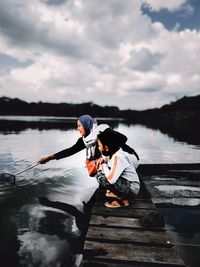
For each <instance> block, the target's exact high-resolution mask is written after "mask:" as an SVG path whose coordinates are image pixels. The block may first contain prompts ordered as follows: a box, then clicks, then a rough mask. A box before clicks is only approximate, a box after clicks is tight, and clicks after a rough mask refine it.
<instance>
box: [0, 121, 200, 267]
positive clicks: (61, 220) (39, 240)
mask: <svg viewBox="0 0 200 267" xmlns="http://www.w3.org/2000/svg"><path fill="white" fill-rule="evenodd" d="M0 120H1V122H2V123H1V128H0V148H1V149H0V168H1V173H4V172H8V173H13V174H15V173H17V172H19V171H21V170H23V169H25V168H27V167H29V166H31V165H32V164H34V163H36V162H37V160H38V159H40V158H41V157H42V156H46V155H49V154H52V153H55V152H58V151H60V150H62V149H64V148H67V147H69V146H71V145H73V144H74V143H75V142H76V140H77V139H78V138H79V134H78V132H77V131H76V120H75V118H54V117H51V118H50V117H13V116H8V117H7V116H1V117H0ZM5 121H6V122H7V123H6V125H5V124H4V123H3V122H5ZM99 121H101V123H102V122H104V123H108V124H110V125H111V127H113V128H114V129H115V130H117V131H120V132H122V133H123V134H125V135H126V136H127V137H128V142H127V143H128V144H129V145H130V146H131V147H133V148H134V149H135V150H136V151H137V153H138V154H139V156H140V159H141V161H140V162H141V163H142V164H143V163H198V162H199V159H200V145H192V144H188V143H185V142H180V141H178V140H175V139H174V138H172V137H170V136H168V135H166V134H163V133H161V132H160V131H159V130H152V129H150V128H146V127H145V126H142V125H127V124H125V123H124V122H123V121H112V120H111V119H108V120H103V119H101V120H99ZM30 122H32V123H30ZM59 125H60V127H59ZM10 126H12V127H10ZM84 160H85V151H82V152H79V153H77V154H76V155H73V156H71V157H69V158H65V159H62V160H59V161H51V162H49V163H47V164H45V165H38V166H36V167H35V168H33V169H31V170H29V171H27V172H24V173H23V174H21V175H18V176H16V178H17V186H18V187H17V188H15V187H13V188H11V187H2V186H1V187H0V213H1V219H0V255H1V259H2V261H3V260H4V261H5V265H4V266H12V267H15V266H37V267H38V266H41V267H42V266H52V267H54V266H62V265H64V264H65V266H74V265H73V264H72V263H71V262H72V261H73V260H77V262H78V259H79V255H78V253H79V252H78V251H76V247H75V245H74V244H76V242H75V241H76V240H78V237H79V236H80V231H79V229H78V228H77V225H76V222H75V219H74V217H73V216H71V215H70V214H67V213H65V212H63V211H60V210H58V209H55V208H50V207H46V206H42V205H41V204H40V203H39V202H38V199H37V198H35V197H34V196H33V195H37V196H45V197H47V198H48V199H50V200H52V201H59V202H63V203H68V204H70V205H73V206H75V207H76V208H77V209H78V210H80V211H82V210H83V204H82V201H85V202H87V201H88V200H89V199H90V197H91V196H92V194H93V193H94V192H95V190H96V188H97V187H98V184H97V182H96V181H95V179H94V178H91V177H89V176H88V175H87V172H86V169H85V164H84ZM197 190H199V188H197ZM199 198H200V197H199ZM179 205H181V203H179ZM194 205H196V204H194ZM162 210H163V212H164V215H165V216H166V221H167V224H168V227H169V229H170V231H171V232H172V234H174V235H178V236H179V237H180V239H181V240H182V243H184V244H186V243H187V244H188V247H187V246H186V245H184V248H183V249H186V248H187V250H189V251H190V253H189V256H188V257H190V256H191V257H193V259H194V260H193V261H191V265H190V266H192V267H193V266H195V267H196V266H200V265H199V264H200V263H199V261H198V255H199V253H200V249H199V248H200V227H197V226H199V225H200V211H199V209H195V211H194V209H192V210H191V205H188V206H187V205H186V206H185V205H184V206H183V207H182V208H180V207H179V209H178V212H177V211H175V210H176V209H173V210H172V209H170V210H169V209H165V208H162ZM174 212H175V213H176V219H177V217H178V219H179V220H181V218H183V219H185V218H188V216H189V217H190V218H191V220H188V222H187V225H188V227H190V224H191V227H193V229H194V225H195V227H196V228H195V231H194V232H193V234H192V236H191V235H187V234H185V232H184V231H183V229H180V226H177V223H176V222H177V220H175V217H174ZM197 264H198V265H197ZM77 265H78V263H77Z"/></svg>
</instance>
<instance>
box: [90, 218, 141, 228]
mask: <svg viewBox="0 0 200 267" xmlns="http://www.w3.org/2000/svg"><path fill="white" fill-rule="evenodd" d="M90 225H93V226H95V225H96V226H111V227H112V226H115V227H117V226H119V227H120V226H122V225H123V226H124V227H130V228H141V225H140V221H139V219H135V218H123V217H118V218H117V219H116V217H112V216H109V217H106V216H101V215H92V216H91V219H90Z"/></svg>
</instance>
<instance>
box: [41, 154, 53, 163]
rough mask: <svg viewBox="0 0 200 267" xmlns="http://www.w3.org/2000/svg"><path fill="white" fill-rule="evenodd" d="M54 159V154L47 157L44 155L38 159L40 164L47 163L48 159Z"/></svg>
mask: <svg viewBox="0 0 200 267" xmlns="http://www.w3.org/2000/svg"><path fill="white" fill-rule="evenodd" d="M52 159H54V156H53V155H50V156H47V157H43V158H41V159H39V160H38V163H40V164H45V163H47V162H48V161H50V160H52Z"/></svg>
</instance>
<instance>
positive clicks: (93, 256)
mask: <svg viewBox="0 0 200 267" xmlns="http://www.w3.org/2000/svg"><path fill="white" fill-rule="evenodd" d="M84 259H86V260H95V261H97V262H98V261H101V260H103V261H105V260H110V261H112V260H113V261H115V262H117V261H124V262H127V263H137V262H138V263H140V264H141V263H155V264H173V265H177V266H184V263H183V261H182V260H181V259H180V258H179V257H178V256H177V253H176V252H175V250H173V249H172V248H165V247H150V246H145V247H144V246H138V245H137V246H136V245H133V244H116V243H105V242H104V243H100V242H95V241H87V240H86V241H85V249H84ZM116 266H117V265H116Z"/></svg>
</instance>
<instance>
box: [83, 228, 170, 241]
mask: <svg viewBox="0 0 200 267" xmlns="http://www.w3.org/2000/svg"><path fill="white" fill-rule="evenodd" d="M92 239H93V240H96V239H99V240H100V242H106V241H116V242H118V243H139V244H148V245H151V246H155V245H157V246H158V245H159V246H169V244H168V243H167V240H168V239H169V237H168V235H167V233H166V232H162V231H161V232H160V231H148V230H142V231H141V230H140V229H134V230H132V229H126V228H121V229H116V228H106V227H95V226H90V227H89V229H88V232H87V238H86V240H92Z"/></svg>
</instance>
